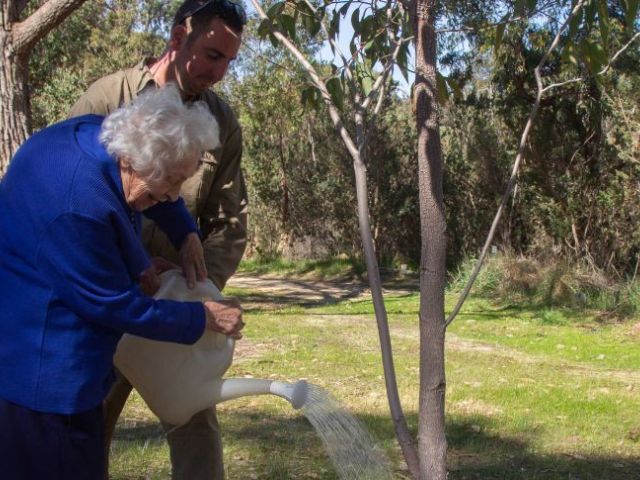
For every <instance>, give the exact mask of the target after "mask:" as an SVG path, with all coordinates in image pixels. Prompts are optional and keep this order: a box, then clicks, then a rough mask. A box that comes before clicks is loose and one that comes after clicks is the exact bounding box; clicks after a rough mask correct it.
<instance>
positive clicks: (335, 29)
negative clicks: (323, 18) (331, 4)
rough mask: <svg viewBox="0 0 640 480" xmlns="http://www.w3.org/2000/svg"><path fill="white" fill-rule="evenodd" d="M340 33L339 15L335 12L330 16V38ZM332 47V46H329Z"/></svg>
mask: <svg viewBox="0 0 640 480" xmlns="http://www.w3.org/2000/svg"><path fill="white" fill-rule="evenodd" d="M339 33H340V15H339V14H337V13H334V14H333V17H331V22H330V23H329V36H330V37H331V38H336V37H337V36H338V34H339ZM331 48H332V49H333V46H332V47H331Z"/></svg>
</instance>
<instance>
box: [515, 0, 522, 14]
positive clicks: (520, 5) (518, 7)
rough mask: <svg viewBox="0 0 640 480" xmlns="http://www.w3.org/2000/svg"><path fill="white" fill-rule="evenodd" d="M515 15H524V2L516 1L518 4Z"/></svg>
mask: <svg viewBox="0 0 640 480" xmlns="http://www.w3.org/2000/svg"><path fill="white" fill-rule="evenodd" d="M513 14H514V16H516V17H519V16H520V15H523V14H524V0H516V4H515V6H514V7H513Z"/></svg>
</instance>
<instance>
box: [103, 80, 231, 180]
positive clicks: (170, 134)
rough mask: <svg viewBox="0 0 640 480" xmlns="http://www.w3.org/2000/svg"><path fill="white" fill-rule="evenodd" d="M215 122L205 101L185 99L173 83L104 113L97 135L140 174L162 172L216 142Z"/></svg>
mask: <svg viewBox="0 0 640 480" xmlns="http://www.w3.org/2000/svg"><path fill="white" fill-rule="evenodd" d="M218 137H219V133H218V122H216V120H215V118H214V117H213V115H212V114H211V112H210V111H209V108H208V107H207V105H206V104H205V103H204V102H194V103H193V104H190V105H189V104H185V103H184V102H183V101H182V98H181V97H180V93H179V92H178V89H177V88H176V87H175V85H173V84H168V85H166V86H165V87H163V88H160V89H157V90H152V91H150V92H145V93H143V94H141V95H140V96H138V97H137V98H136V99H135V100H134V101H133V102H132V103H130V104H129V105H126V106H123V107H120V108H119V109H117V110H115V111H114V112H113V113H111V114H110V115H109V116H107V118H105V120H104V122H103V123H102V129H101V131H100V141H101V142H102V144H103V145H104V146H105V148H106V149H107V152H109V154H110V155H111V156H113V157H115V158H117V159H119V160H125V161H126V162H127V163H128V164H129V165H130V166H131V168H132V169H133V170H134V171H135V172H136V173H138V174H139V175H141V176H143V177H146V178H150V179H156V180H157V179H160V178H162V177H163V176H164V175H165V173H166V171H167V169H169V168H170V167H180V166H181V165H184V164H187V163H189V162H192V161H194V160H196V159H200V157H201V156H202V153H203V152H205V151H207V150H211V149H213V148H215V147H216V146H218V145H219V143H220V142H219V140H218Z"/></svg>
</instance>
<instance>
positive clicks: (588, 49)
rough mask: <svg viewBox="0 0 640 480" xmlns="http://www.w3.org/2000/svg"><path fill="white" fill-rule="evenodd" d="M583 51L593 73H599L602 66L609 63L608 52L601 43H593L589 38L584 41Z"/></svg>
mask: <svg viewBox="0 0 640 480" xmlns="http://www.w3.org/2000/svg"><path fill="white" fill-rule="evenodd" d="M581 47H582V53H583V54H584V59H585V61H586V62H587V67H589V71H590V72H591V73H592V74H594V75H595V74H596V73H598V72H599V71H600V70H601V69H602V67H603V66H604V65H605V64H606V63H607V60H608V58H607V53H606V52H605V51H604V48H602V45H600V44H599V43H592V42H589V41H588V40H585V41H583V42H582V45H581Z"/></svg>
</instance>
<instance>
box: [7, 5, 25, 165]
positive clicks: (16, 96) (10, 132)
mask: <svg viewBox="0 0 640 480" xmlns="http://www.w3.org/2000/svg"><path fill="white" fill-rule="evenodd" d="M12 10H14V9H13V8H12V3H11V2H6V1H2V8H1V9H0V48H2V67H0V98H1V102H0V133H1V135H2V146H1V147H0V148H1V150H0V177H2V176H3V175H4V172H5V171H6V170H7V166H8V165H9V160H10V159H11V156H12V155H13V153H14V152H15V151H16V149H17V148H18V147H19V146H20V145H21V144H22V142H24V141H25V140H26V138H27V136H28V135H29V131H30V125H29V102H28V100H27V99H28V97H27V94H26V81H27V68H28V67H27V59H26V58H24V56H21V55H19V54H18V53H17V52H16V49H15V48H14V45H13V34H12V31H11V25H12V24H13V21H12V20H14V17H15V12H14V11H12Z"/></svg>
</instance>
